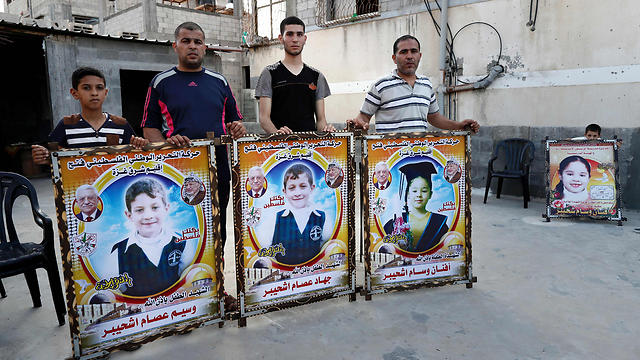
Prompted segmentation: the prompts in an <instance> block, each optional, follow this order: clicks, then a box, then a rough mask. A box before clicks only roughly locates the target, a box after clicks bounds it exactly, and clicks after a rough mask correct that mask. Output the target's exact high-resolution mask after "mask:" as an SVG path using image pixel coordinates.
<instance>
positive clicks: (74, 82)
mask: <svg viewBox="0 0 640 360" xmlns="http://www.w3.org/2000/svg"><path fill="white" fill-rule="evenodd" d="M85 76H97V77H99V78H100V79H102V81H103V82H104V86H107V80H106V79H105V78H104V74H103V73H102V71H100V70H98V69H96V68H92V67H89V66H82V67H79V68H77V69H76V71H74V72H73V74H72V75H71V86H73V88H74V89H76V90H78V84H80V80H82V78H83V77H85Z"/></svg>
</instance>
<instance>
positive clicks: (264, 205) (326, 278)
mask: <svg viewBox="0 0 640 360" xmlns="http://www.w3.org/2000/svg"><path fill="white" fill-rule="evenodd" d="M352 142H353V137H352V135H351V134H345V133H335V134H333V135H329V136H326V137H320V136H314V135H313V134H308V135H302V134H300V135H297V134H294V135H291V136H288V137H286V138H283V139H280V138H278V139H270V140H259V138H251V137H249V138H244V139H241V140H240V141H237V142H235V143H234V205H235V207H236V208H235V213H236V219H235V220H236V241H237V251H236V256H237V259H236V262H237V276H238V299H239V301H240V304H241V308H240V311H241V316H244V315H251V313H252V312H253V311H255V310H256V309H272V310H273V309H275V308H281V307H283V306H286V305H295V304H300V303H304V302H307V301H311V300H313V299H314V298H317V297H319V296H337V295H341V294H344V293H354V291H355V286H354V283H353V282H352V280H355V279H354V275H353V268H354V263H353V261H354V258H353V211H354V209H353V205H354V203H355V196H354V194H353V192H354V188H353V178H354V173H353V166H352V165H351V163H352V161H353V160H352V155H351V152H352V149H353V145H352ZM350 193H351V195H350ZM283 304H284V305H283Z"/></svg>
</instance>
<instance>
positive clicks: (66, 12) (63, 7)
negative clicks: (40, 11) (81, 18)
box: [49, 0, 73, 25]
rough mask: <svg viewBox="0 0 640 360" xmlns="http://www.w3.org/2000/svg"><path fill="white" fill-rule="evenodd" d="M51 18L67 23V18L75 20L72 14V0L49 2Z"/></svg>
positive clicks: (54, 20)
mask: <svg viewBox="0 0 640 360" xmlns="http://www.w3.org/2000/svg"><path fill="white" fill-rule="evenodd" d="M49 18H51V21H53V22H57V23H59V24H61V25H62V24H63V23H65V20H68V21H73V16H72V15H71V1H70V0H52V1H51V3H49Z"/></svg>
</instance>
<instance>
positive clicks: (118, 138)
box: [31, 67, 149, 164]
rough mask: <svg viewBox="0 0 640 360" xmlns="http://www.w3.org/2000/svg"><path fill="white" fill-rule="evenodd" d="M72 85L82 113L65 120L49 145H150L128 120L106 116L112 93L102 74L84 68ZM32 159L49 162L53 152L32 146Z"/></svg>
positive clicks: (96, 70) (56, 129)
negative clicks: (106, 106) (105, 103)
mask: <svg viewBox="0 0 640 360" xmlns="http://www.w3.org/2000/svg"><path fill="white" fill-rule="evenodd" d="M71 84H72V88H71V89H70V90H69V91H70V92H71V96H73V98H74V99H76V100H78V101H79V102H80V108H81V113H80V114H74V115H69V116H65V117H64V118H63V119H62V121H60V122H59V123H58V125H57V126H56V127H55V129H53V131H52V132H51V134H49V141H52V142H57V143H58V144H60V146H61V147H65V148H82V147H93V146H104V145H120V144H132V145H133V146H135V147H136V148H141V147H143V146H145V145H146V144H148V143H149V140H146V139H144V138H142V137H137V136H135V133H134V132H133V129H132V128H131V126H130V125H129V123H127V121H126V120H125V119H124V118H122V117H119V116H115V115H110V114H108V113H105V112H102V104H103V103H104V100H105V99H106V98H107V94H108V93H109V89H107V86H106V80H105V78H104V75H103V74H102V72H101V71H100V70H98V69H94V68H91V67H80V68H78V69H76V71H74V72H73V75H72V76H71ZM31 155H32V157H33V161H34V162H35V163H36V164H46V163H48V162H49V151H48V150H47V148H45V147H44V146H40V145H32V146H31Z"/></svg>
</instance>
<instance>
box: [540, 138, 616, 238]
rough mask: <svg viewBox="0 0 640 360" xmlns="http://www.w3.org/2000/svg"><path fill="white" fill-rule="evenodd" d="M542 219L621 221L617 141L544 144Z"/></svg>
mask: <svg viewBox="0 0 640 360" xmlns="http://www.w3.org/2000/svg"><path fill="white" fill-rule="evenodd" d="M545 169H546V173H545V184H546V190H547V191H546V192H547V196H546V198H547V203H546V209H545V213H544V214H542V217H543V218H545V219H546V220H547V222H548V221H551V218H566V217H581V216H588V217H590V218H592V219H599V220H611V221H617V222H618V225H619V226H622V221H626V220H627V219H626V218H624V217H623V216H622V209H621V201H620V199H621V198H622V190H621V188H620V181H619V176H620V175H619V168H618V143H617V140H616V139H614V140H549V139H547V140H546V144H545Z"/></svg>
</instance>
